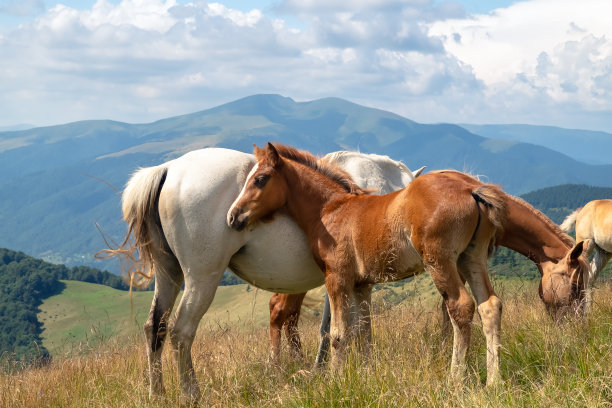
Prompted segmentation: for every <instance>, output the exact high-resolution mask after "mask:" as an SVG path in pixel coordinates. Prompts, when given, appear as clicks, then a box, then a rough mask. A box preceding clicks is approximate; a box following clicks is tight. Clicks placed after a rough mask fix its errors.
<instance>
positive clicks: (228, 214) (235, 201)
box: [226, 163, 259, 225]
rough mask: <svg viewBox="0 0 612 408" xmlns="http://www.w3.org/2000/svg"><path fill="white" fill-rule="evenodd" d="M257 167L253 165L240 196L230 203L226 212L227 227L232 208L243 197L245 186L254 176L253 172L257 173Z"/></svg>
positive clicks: (257, 165)
mask: <svg viewBox="0 0 612 408" xmlns="http://www.w3.org/2000/svg"><path fill="white" fill-rule="evenodd" d="M258 167H259V163H257V164H256V165H255V167H253V168H252V169H251V172H250V173H249V175H248V176H247V178H246V180H245V182H244V186H242V191H240V194H238V197H237V198H236V199H235V200H234V202H233V203H232V205H231V207H230V209H229V211H228V212H227V217H226V221H227V225H230V215H231V214H232V212H233V211H234V207H236V204H238V202H239V201H240V200H241V199H242V196H243V195H244V192H245V190H246V187H247V185H248V184H249V181H250V180H251V178H252V177H253V175H254V174H255V172H256V171H257V168H258Z"/></svg>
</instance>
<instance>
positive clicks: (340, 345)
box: [325, 273, 355, 368]
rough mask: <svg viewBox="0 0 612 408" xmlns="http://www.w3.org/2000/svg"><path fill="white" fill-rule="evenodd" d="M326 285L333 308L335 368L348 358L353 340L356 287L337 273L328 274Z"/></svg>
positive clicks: (331, 329)
mask: <svg viewBox="0 0 612 408" xmlns="http://www.w3.org/2000/svg"><path fill="white" fill-rule="evenodd" d="M325 286H326V287H327V293H328V295H329V303H330V309H331V327H330V340H331V346H332V355H331V362H332V366H333V367H334V368H340V367H342V364H343V363H344V361H345V359H346V353H347V347H348V345H349V343H350V342H351V340H352V332H353V330H352V320H353V319H352V318H351V312H352V309H353V308H354V304H355V294H354V287H353V284H352V283H350V284H349V283H348V282H347V281H346V278H345V277H343V276H341V275H340V274H336V273H328V274H327V275H326V277H325Z"/></svg>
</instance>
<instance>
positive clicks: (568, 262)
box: [539, 241, 590, 320]
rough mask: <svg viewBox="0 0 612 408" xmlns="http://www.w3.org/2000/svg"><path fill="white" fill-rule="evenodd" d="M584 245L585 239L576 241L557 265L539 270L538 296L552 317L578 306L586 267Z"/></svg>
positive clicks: (575, 308)
mask: <svg viewBox="0 0 612 408" xmlns="http://www.w3.org/2000/svg"><path fill="white" fill-rule="evenodd" d="M587 245H588V241H587V242H585V241H581V242H579V243H578V244H576V245H575V246H574V247H573V248H571V249H570V250H569V252H568V253H567V255H566V256H565V257H564V258H563V259H562V260H561V261H559V262H558V263H557V264H551V265H550V266H548V267H547V268H543V269H542V281H541V282H540V290H539V293H540V298H541V299H542V301H543V302H544V304H545V305H546V309H547V310H548V312H549V313H550V315H551V317H552V318H553V319H555V320H557V319H558V318H561V317H563V316H564V315H567V314H568V313H570V312H577V311H579V310H580V309H581V307H582V303H583V301H584V296H585V289H586V284H587V279H588V276H589V268H590V265H589V262H588V260H587V258H586V255H585V249H586V246H587Z"/></svg>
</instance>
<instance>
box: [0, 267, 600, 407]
mask: <svg viewBox="0 0 612 408" xmlns="http://www.w3.org/2000/svg"><path fill="white" fill-rule="evenodd" d="M608 282H609V281H608ZM412 284H413V285H421V286H420V290H421V293H422V294H423V296H411V297H409V298H408V299H404V300H403V301H401V302H399V303H398V304H396V305H395V306H393V307H386V305H385V304H384V302H385V299H386V298H388V296H385V291H387V289H381V290H380V291H379V292H378V293H377V294H376V297H375V299H376V307H375V311H376V312H375V317H374V327H373V328H374V342H375V344H374V357H373V359H372V360H371V361H370V362H368V363H363V362H361V361H359V360H360V359H359V357H358V356H357V355H356V353H355V354H353V355H351V357H350V358H349V361H348V362H347V364H346V365H345V367H344V368H342V369H340V370H338V371H332V370H330V369H324V370H320V371H313V370H312V369H311V363H312V361H313V360H314V355H315V353H316V348H317V337H318V336H317V333H318V323H317V322H316V319H314V316H310V317H309V316H308V313H307V316H306V319H304V320H303V321H302V323H301V331H302V339H303V343H304V349H305V354H306V355H305V357H304V359H303V360H302V359H298V360H295V359H291V358H290V357H289V356H288V353H287V350H283V357H282V361H281V364H280V366H279V367H275V366H273V365H271V364H269V363H268V361H267V350H268V339H267V337H268V333H267V328H266V325H265V319H264V320H263V321H259V322H258V321H257V319H255V318H252V319H251V320H250V321H248V319H246V318H245V319H243V320H241V322H242V324H236V321H233V322H232V321H228V320H227V319H226V320H222V319H221V318H220V317H218V318H217V319H216V320H215V319H214V318H213V319H210V318H209V319H206V318H205V320H203V323H202V324H201V325H200V329H199V333H198V336H197V337H196V340H195V343H194V347H193V357H194V364H195V367H196V372H197V377H198V381H199V384H200V387H201V389H202V392H203V397H202V400H201V401H200V405H201V406H214V407H227V406H238V407H240V406H257V407H277V406H288V407H303V406H304V407H324V406H325V407H327V406H333V407H366V406H368V407H370V406H372V407H374V406H376V407H379V406H380V407H401V406H407V407H421V406H431V407H447V406H449V407H450V406H457V407H484V406H489V407H498V406H499V407H501V406H504V407H506V406H510V407H512V406H517V407H533V406H541V407H544V406H546V407H557V406H559V407H606V406H612V287H611V286H610V284H609V283H607V284H604V283H602V284H601V285H600V286H599V288H598V289H597V291H596V293H595V300H596V304H595V306H594V310H593V312H592V313H591V314H590V315H589V316H588V317H587V318H585V319H572V320H568V321H566V322H562V323H561V324H554V323H553V322H552V321H551V320H550V319H549V318H548V316H547V315H546V313H545V311H544V308H543V306H542V305H541V302H540V300H539V299H538V297H537V292H536V286H535V282H534V281H520V282H519V281H516V280H514V281H506V280H501V281H496V282H495V286H496V288H497V290H498V292H499V293H500V295H501V297H502V300H503V301H504V313H503V321H502V350H501V370H502V376H503V378H504V382H503V383H502V384H500V385H499V386H496V387H485V386H484V382H485V378H486V369H485V365H486V363H485V349H486V346H485V341H484V336H483V334H482V331H481V329H480V322H479V319H478V317H475V319H474V330H473V336H472V345H471V348H470V351H469V353H468V370H469V373H468V376H467V378H466V380H465V382H464V383H463V384H453V383H452V382H451V381H450V379H449V377H448V374H449V366H450V356H451V342H450V341H442V338H441V331H440V317H439V304H438V303H437V300H435V298H433V297H432V296H428V294H429V292H428V291H429V290H430V286H429V283H428V282H427V279H423V280H422V281H420V283H418V284H415V283H412ZM404 289H406V288H404ZM234 290H237V289H234ZM241 290H242V293H243V295H244V294H245V293H247V292H246V289H245V287H244V286H243V287H242V288H241ZM391 290H394V289H391ZM251 292H253V291H251ZM251 292H248V293H247V294H248V295H249V296H253V294H251ZM135 295H136V296H135V299H134V303H135V316H140V315H139V314H138V313H140V312H137V311H136V310H137V306H136V305H137V304H139V302H141V301H142V302H143V306H142V307H144V308H145V309H144V310H146V308H148V305H146V303H147V302H144V300H141V299H138V297H139V296H144V295H146V294H135ZM219 295H220V296H224V295H225V294H224V293H223V292H220V293H219ZM148 296H150V294H148ZM227 296H228V297H229V298H231V294H229V292H228V293H227ZM268 299H269V296H268V294H266V293H265V292H261V291H260V292H259V293H258V294H257V299H256V301H255V302H250V304H249V302H244V301H243V302H242V303H246V304H248V306H249V307H250V308H251V310H252V312H251V315H252V316H253V315H254V314H253V313H255V312H253V310H255V309H264V311H265V309H266V308H265V307H262V305H258V302H260V301H261V302H263V306H266V304H267V300H268ZM104 300H109V301H111V300H112V299H111V298H108V297H107V298H106V299H104ZM218 300H220V299H218ZM99 301H100V302H102V301H103V298H100V300H99ZM215 301H217V300H215ZM52 302H53V300H51V303H52ZM112 302H113V303H117V305H119V303H120V302H125V300H118V299H115V300H112ZM47 303H49V302H47ZM46 307H48V309H46V310H47V313H49V316H48V317H49V319H50V316H51V315H52V314H53V312H52V304H50V305H47V306H46ZM120 308H123V312H124V313H125V314H127V315H129V300H128V301H127V303H123V306H121V307H120ZM221 309H222V308H221ZM225 310H229V309H227V308H226V309H225ZM212 311H213V310H211V312H212ZM75 312H76V311H75ZM266 312H267V311H266ZM43 313H45V312H43ZM92 313H93V312H92ZM108 313H109V316H110V315H111V311H108ZM219 313H220V315H218V316H222V315H223V311H220V312H219ZM257 313H259V312H257ZM56 314H58V317H57V319H56V323H57V324H60V323H61V324H67V323H68V321H67V320H68V316H66V321H64V322H61V321H60V320H62V319H60V315H59V310H58V311H57V312H56ZM138 318H139V317H137V319H138ZM49 319H48V320H47V322H46V323H45V325H47V324H48V323H49V324H50V323H51V321H50V320H49ZM207 320H208V322H210V321H213V322H214V324H208V323H206V321H207ZM164 364H165V365H164V380H165V386H166V391H167V394H166V396H165V397H164V398H163V399H160V400H150V399H149V397H148V380H147V363H146V353H145V349H144V341H143V335H142V334H140V332H139V331H138V332H135V331H134V332H130V331H129V330H128V331H126V332H124V333H117V334H115V335H105V336H102V338H100V339H99V341H98V342H97V344H96V346H95V347H90V348H89V349H88V352H87V353H72V354H70V353H67V352H66V351H64V352H63V353H56V354H55V358H54V361H53V362H52V363H51V364H50V365H49V366H47V367H43V368H38V369H30V370H24V371H21V372H18V373H14V374H0V406H2V407H41V406H50V407H166V406H177V405H178V404H179V403H180V402H181V400H180V388H179V384H178V377H177V374H176V365H175V363H174V361H173V358H172V356H171V352H170V351H169V348H168V347H167V348H166V350H165V351H164Z"/></svg>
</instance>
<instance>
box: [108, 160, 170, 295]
mask: <svg viewBox="0 0 612 408" xmlns="http://www.w3.org/2000/svg"><path fill="white" fill-rule="evenodd" d="M167 173H168V163H164V164H162V165H159V166H155V167H146V168H141V169H139V170H137V171H136V172H135V173H134V174H133V175H132V177H131V178H130V181H128V183H127V185H126V187H125V190H124V191H123V194H122V196H121V202H122V206H121V207H122V211H123V219H124V220H125V222H127V224H128V232H127V234H126V235H125V238H124V239H123V242H122V243H121V245H119V246H118V247H117V248H115V249H112V248H108V249H103V250H101V251H99V252H98V253H97V254H96V257H97V258H110V257H114V256H118V257H119V258H120V259H121V263H122V270H123V272H124V273H125V274H127V277H128V278H129V280H130V287H131V286H132V285H134V286H136V287H144V286H146V285H148V283H149V282H150V280H151V278H152V277H153V275H154V274H155V264H154V262H153V246H154V245H155V242H159V240H160V239H161V240H164V238H163V231H162V227H161V221H160V219H159V212H158V209H157V206H158V202H159V194H160V192H161V189H162V187H163V185H164V182H165V181H166V175H167ZM136 251H138V255H136Z"/></svg>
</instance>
